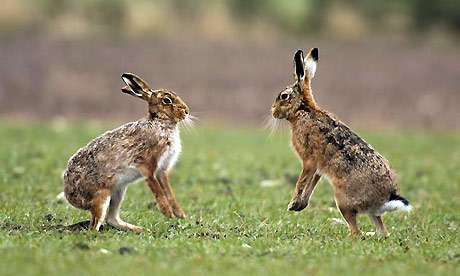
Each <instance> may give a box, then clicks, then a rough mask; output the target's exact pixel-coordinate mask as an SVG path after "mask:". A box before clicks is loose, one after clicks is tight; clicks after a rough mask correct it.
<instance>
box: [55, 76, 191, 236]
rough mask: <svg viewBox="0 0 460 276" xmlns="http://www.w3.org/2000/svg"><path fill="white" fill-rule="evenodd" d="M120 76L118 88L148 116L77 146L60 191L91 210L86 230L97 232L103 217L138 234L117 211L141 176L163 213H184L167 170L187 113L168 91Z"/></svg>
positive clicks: (177, 148)
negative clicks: (142, 105) (136, 100)
mask: <svg viewBox="0 0 460 276" xmlns="http://www.w3.org/2000/svg"><path fill="white" fill-rule="evenodd" d="M121 78H122V79H123V81H124V82H125V83H126V85H127V86H125V87H123V88H122V89H121V91H122V92H124V93H127V94H129V95H132V96H134V97H137V98H140V99H142V100H144V101H146V102H147V104H148V116H147V117H146V118H142V119H140V120H138V121H136V122H131V123H127V124H125V125H123V126H121V127H119V128H117V129H114V130H111V131H107V132H106V133H104V134H102V135H101V136H99V137H97V138H96V139H94V140H92V141H91V142H89V144H87V145H86V146H84V147H83V148H81V149H80V150H78V151H77V153H75V154H74V155H73V156H72V157H71V158H70V160H69V162H68V164H67V169H66V171H65V172H64V194H65V197H66V198H67V200H68V201H69V203H70V204H72V205H73V206H75V207H77V208H80V209H83V210H89V211H90V212H91V215H92V219H91V223H90V227H89V229H90V230H99V227H100V226H101V224H102V223H103V221H104V219H105V218H107V223H108V224H110V225H112V226H114V227H115V228H117V229H120V230H132V231H135V232H138V233H141V232H142V228H141V227H138V226H134V225H132V224H129V223H126V222H124V221H122V220H121V219H120V215H119V212H120V205H121V202H122V201H123V197H124V195H125V192H126V188H127V186H128V184H130V183H132V182H133V181H135V180H137V179H139V178H140V177H144V179H145V181H146V182H147V184H148V186H149V188H150V189H151V190H152V192H153V194H154V195H155V198H156V201H157V203H158V208H159V209H160V211H161V213H163V215H165V216H167V217H168V218H173V217H174V216H175V217H178V218H184V217H185V215H184V212H182V210H181V208H180V207H179V205H178V204H177V202H176V199H175V198H174V194H173V191H172V189H171V186H170V184H169V178H168V170H169V169H171V168H172V167H173V166H174V163H175V162H176V160H177V158H178V156H179V153H180V151H181V144H180V138H179V130H178V126H177V124H178V122H180V121H182V120H185V119H186V118H187V117H188V113H189V109H188V107H187V105H186V104H185V103H184V102H183V101H182V100H181V99H180V98H179V97H178V96H177V95H176V93H174V92H173V91H170V90H152V89H150V87H149V86H148V84H147V83H146V82H144V81H143V80H142V79H141V78H139V77H137V76H136V75H134V74H130V73H125V74H123V75H122V76H121ZM107 209H108V210H107ZM106 214H107V217H106Z"/></svg>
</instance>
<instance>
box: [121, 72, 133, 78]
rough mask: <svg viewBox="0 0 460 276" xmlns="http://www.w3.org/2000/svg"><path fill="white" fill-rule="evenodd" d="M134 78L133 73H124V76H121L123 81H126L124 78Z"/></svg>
mask: <svg viewBox="0 0 460 276" xmlns="http://www.w3.org/2000/svg"><path fill="white" fill-rule="evenodd" d="M132 76H133V74H131V73H123V74H122V75H121V78H122V79H124V78H130V77H132Z"/></svg>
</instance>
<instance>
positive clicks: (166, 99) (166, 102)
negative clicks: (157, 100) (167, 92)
mask: <svg viewBox="0 0 460 276" xmlns="http://www.w3.org/2000/svg"><path fill="white" fill-rule="evenodd" d="M162 101H163V103H164V104H171V103H172V101H171V99H170V98H163V100H162Z"/></svg>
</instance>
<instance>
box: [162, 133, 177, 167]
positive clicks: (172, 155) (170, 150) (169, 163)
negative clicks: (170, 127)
mask: <svg viewBox="0 0 460 276" xmlns="http://www.w3.org/2000/svg"><path fill="white" fill-rule="evenodd" d="M171 140H172V141H171V142H172V143H171V145H170V146H168V147H167V148H166V149H165V151H164V153H163V154H162V155H161V157H160V159H159V160H158V167H157V171H168V170H169V169H171V168H172V167H173V166H174V164H176V162H177V159H178V158H179V154H180V152H181V144H180V139H179V132H178V131H177V132H176V133H175V134H174V135H173V137H171Z"/></svg>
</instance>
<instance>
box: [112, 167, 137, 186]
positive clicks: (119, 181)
mask: <svg viewBox="0 0 460 276" xmlns="http://www.w3.org/2000/svg"><path fill="white" fill-rule="evenodd" d="M141 177H142V175H141V173H140V172H139V171H138V170H137V168H135V167H127V168H125V169H124V170H123V171H121V172H120V173H118V174H117V176H116V183H115V187H114V188H115V189H120V188H124V187H126V186H128V185H129V184H130V183H133V182H134V181H136V180H138V179H139V178H141Z"/></svg>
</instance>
